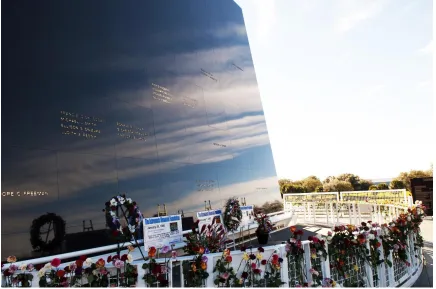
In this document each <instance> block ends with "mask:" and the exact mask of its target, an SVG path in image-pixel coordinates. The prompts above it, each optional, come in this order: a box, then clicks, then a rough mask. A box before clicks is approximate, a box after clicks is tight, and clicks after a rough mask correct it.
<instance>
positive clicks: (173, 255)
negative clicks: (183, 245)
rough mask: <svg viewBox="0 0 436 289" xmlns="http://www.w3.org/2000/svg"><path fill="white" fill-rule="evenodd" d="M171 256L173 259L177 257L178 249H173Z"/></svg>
mask: <svg viewBox="0 0 436 289" xmlns="http://www.w3.org/2000/svg"><path fill="white" fill-rule="evenodd" d="M171 258H173V259H176V258H177V251H171Z"/></svg>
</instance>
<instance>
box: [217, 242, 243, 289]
mask: <svg viewBox="0 0 436 289" xmlns="http://www.w3.org/2000/svg"><path fill="white" fill-rule="evenodd" d="M232 260H233V257H232V256H231V255H230V250H229V249H226V250H224V252H223V254H222V255H221V258H220V259H218V261H217V262H216V265H215V268H214V269H213V273H215V272H218V275H217V276H216V278H215V280H214V284H215V285H217V286H219V287H239V286H237V285H239V283H237V282H236V281H237V277H236V273H235V270H234V269H233V267H231V265H232ZM236 283H237V284H236Z"/></svg>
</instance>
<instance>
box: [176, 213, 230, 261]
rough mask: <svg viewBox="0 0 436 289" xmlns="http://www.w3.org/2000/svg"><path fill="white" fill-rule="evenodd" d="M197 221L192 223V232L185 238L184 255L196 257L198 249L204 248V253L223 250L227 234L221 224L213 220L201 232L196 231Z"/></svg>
mask: <svg viewBox="0 0 436 289" xmlns="http://www.w3.org/2000/svg"><path fill="white" fill-rule="evenodd" d="M198 223H199V221H198V220H197V222H195V223H194V225H193V227H192V232H191V233H189V235H187V236H186V241H187V242H186V243H187V244H186V246H185V247H184V251H185V253H187V254H188V255H196V254H198V253H199V251H200V248H204V253H205V254H209V253H216V252H220V251H222V249H223V248H224V245H225V242H226V239H227V234H226V232H225V230H224V227H223V225H222V224H217V223H216V222H215V219H213V221H212V224H210V225H206V224H204V225H203V226H202V227H201V230H200V231H199V230H198Z"/></svg>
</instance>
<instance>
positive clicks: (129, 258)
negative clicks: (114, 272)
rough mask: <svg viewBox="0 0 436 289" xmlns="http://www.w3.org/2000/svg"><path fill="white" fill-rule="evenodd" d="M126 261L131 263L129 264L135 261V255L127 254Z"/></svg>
mask: <svg viewBox="0 0 436 289" xmlns="http://www.w3.org/2000/svg"><path fill="white" fill-rule="evenodd" d="M126 262H127V263H129V264H130V263H132V262H133V257H132V255H131V254H127V260H126Z"/></svg>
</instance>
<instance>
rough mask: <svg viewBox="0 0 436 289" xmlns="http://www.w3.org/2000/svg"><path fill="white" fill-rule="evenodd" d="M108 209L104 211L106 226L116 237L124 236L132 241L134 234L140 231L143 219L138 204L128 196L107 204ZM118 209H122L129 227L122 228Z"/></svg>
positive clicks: (118, 197) (119, 197) (114, 199)
mask: <svg viewBox="0 0 436 289" xmlns="http://www.w3.org/2000/svg"><path fill="white" fill-rule="evenodd" d="M105 205H106V208H105V209H104V210H103V211H104V212H105V215H106V224H107V226H108V227H109V228H110V230H111V231H112V235H113V236H114V237H119V236H124V238H126V239H127V240H129V241H130V240H131V239H132V237H133V236H134V233H135V232H136V231H137V230H138V229H139V227H140V225H141V221H142V219H143V217H142V214H141V212H140V211H139V208H138V206H137V204H136V202H134V201H132V199H130V198H126V195H122V196H116V197H113V198H112V199H111V200H110V201H109V202H106V204H105ZM118 209H121V212H122V214H123V216H124V217H125V219H126V221H127V226H125V227H123V226H121V222H120V218H119V217H118V216H117V212H118Z"/></svg>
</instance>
